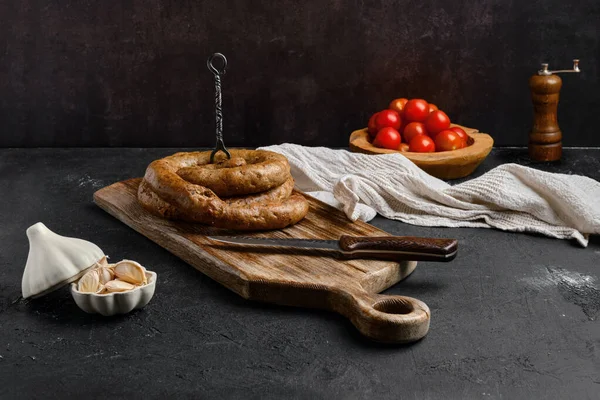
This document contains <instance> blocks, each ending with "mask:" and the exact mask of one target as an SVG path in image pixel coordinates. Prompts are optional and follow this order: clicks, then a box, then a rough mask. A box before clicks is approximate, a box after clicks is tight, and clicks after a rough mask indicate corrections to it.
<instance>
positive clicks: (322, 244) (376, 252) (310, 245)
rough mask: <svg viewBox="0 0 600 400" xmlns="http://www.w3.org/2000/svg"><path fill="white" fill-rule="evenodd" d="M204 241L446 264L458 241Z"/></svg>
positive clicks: (236, 238) (410, 238) (220, 238)
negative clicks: (327, 251)
mask: <svg viewBox="0 0 600 400" xmlns="http://www.w3.org/2000/svg"><path fill="white" fill-rule="evenodd" d="M208 238H209V239H211V240H213V241H217V242H221V243H226V244H230V245H235V246H259V247H279V248H297V249H304V250H310V249H320V250H329V251H333V252H335V253H336V254H337V255H338V256H340V257H341V258H345V259H355V258H362V259H377V260H388V261H408V260H410V261H442V262H446V261H451V260H453V259H454V258H455V257H456V254H457V252H458V241H457V240H456V239H437V238H424V237H414V236H348V235H342V236H341V237H340V239H339V240H320V239H276V238H261V237H247V236H208Z"/></svg>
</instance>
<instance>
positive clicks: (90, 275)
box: [77, 269, 100, 293]
mask: <svg viewBox="0 0 600 400" xmlns="http://www.w3.org/2000/svg"><path fill="white" fill-rule="evenodd" d="M99 286H100V274H99V273H98V271H97V270H95V269H93V270H91V271H88V272H86V274H85V275H83V276H82V277H81V279H80V280H79V282H78V283H77V290H79V291H80V292H83V293H95V292H97V291H98V287H99Z"/></svg>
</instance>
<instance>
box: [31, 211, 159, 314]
mask: <svg viewBox="0 0 600 400" xmlns="http://www.w3.org/2000/svg"><path fill="white" fill-rule="evenodd" d="M27 238H28V239H29V255H28V257H27V263H26V265H25V270H24V272H23V279H22V282H21V285H22V295H23V298H29V297H32V298H37V297H41V296H43V295H45V294H47V293H50V292H52V291H54V290H57V289H59V288H61V287H64V286H65V285H67V284H69V283H71V294H72V296H73V299H74V300H75V303H76V304H77V306H79V308H81V309H82V310H83V311H85V312H88V313H98V314H102V315H106V316H109V315H115V314H125V313H128V312H130V311H132V310H134V309H137V308H142V307H144V306H145V305H146V304H148V302H149V301H150V299H152V296H153V295H154V290H155V289H156V280H157V275H156V273H155V272H152V271H148V270H146V269H144V273H145V274H146V279H147V283H146V284H144V285H142V286H137V287H135V288H134V289H132V290H128V291H126V292H118V293H106V294H98V293H85V292H80V291H79V290H77V282H78V280H79V279H81V277H82V276H84V275H85V274H86V273H87V272H88V271H90V270H91V269H93V268H95V267H97V266H98V263H103V262H106V255H105V254H104V252H103V251H102V250H101V249H100V248H99V247H98V246H96V245H95V244H94V243H91V242H88V241H86V240H82V239H77V238H71V237H65V236H61V235H58V234H56V233H54V232H52V231H51V230H50V229H48V228H47V227H46V225H44V224H43V223H41V222H38V223H37V224H34V225H32V226H30V227H29V228H28V229H27ZM138 265H139V264H138ZM140 268H141V266H140Z"/></svg>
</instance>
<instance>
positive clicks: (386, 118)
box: [375, 110, 402, 132]
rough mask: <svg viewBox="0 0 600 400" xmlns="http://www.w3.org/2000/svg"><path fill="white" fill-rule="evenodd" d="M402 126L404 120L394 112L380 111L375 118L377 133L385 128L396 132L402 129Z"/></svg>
mask: <svg viewBox="0 0 600 400" xmlns="http://www.w3.org/2000/svg"><path fill="white" fill-rule="evenodd" d="M400 125H402V119H401V118H400V115H399V114H398V113H397V112H396V111H394V110H383V111H379V112H378V113H377V116H376V117H375V128H376V130H377V132H379V131H380V130H382V129H383V128H394V129H395V130H398V129H400Z"/></svg>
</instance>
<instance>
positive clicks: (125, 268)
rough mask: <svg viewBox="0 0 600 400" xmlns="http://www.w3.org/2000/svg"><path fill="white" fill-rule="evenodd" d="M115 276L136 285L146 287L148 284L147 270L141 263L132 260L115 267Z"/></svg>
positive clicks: (121, 262) (119, 263)
mask: <svg viewBox="0 0 600 400" xmlns="http://www.w3.org/2000/svg"><path fill="white" fill-rule="evenodd" d="M114 271H115V276H116V277H117V278H119V279H120V280H122V281H125V282H128V283H132V284H134V285H145V284H147V283H148V281H147V278H146V269H145V268H144V267H142V266H141V265H140V264H139V263H137V262H135V261H131V260H123V261H120V262H118V263H117V264H116V265H115V269H114Z"/></svg>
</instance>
